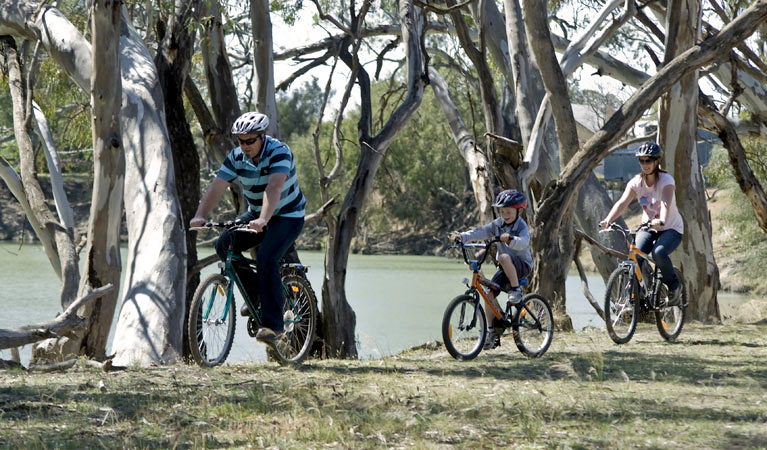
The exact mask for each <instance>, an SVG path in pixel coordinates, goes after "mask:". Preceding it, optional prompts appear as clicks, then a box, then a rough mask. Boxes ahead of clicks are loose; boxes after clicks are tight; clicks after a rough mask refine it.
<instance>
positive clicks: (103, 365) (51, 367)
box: [29, 358, 112, 373]
mask: <svg viewBox="0 0 767 450" xmlns="http://www.w3.org/2000/svg"><path fill="white" fill-rule="evenodd" d="M78 361H80V360H79V359H77V358H75V359H68V360H66V361H61V362H57V363H52V364H30V365H29V371H30V372H40V373H48V372H59V371H64V370H67V369H70V368H72V367H74V366H75V364H77V362H78ZM82 364H84V365H85V366H87V367H95V368H97V369H101V370H103V371H104V372H109V370H110V369H111V368H112V360H111V359H107V360H106V361H104V362H99V361H93V360H90V359H84V360H82Z"/></svg>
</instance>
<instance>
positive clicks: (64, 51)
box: [0, 1, 186, 365]
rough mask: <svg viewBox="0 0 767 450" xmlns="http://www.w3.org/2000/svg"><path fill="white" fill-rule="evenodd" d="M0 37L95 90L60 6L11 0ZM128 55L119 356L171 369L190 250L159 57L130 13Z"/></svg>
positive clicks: (123, 58)
mask: <svg viewBox="0 0 767 450" xmlns="http://www.w3.org/2000/svg"><path fill="white" fill-rule="evenodd" d="M52 30H55V34H54V33H51V31H52ZM0 35H12V36H16V37H19V38H23V39H28V40H30V41H33V42H37V41H40V42H41V43H42V45H43V47H44V48H45V49H46V51H47V53H48V55H49V56H50V57H51V58H52V59H53V60H55V61H56V62H57V63H58V64H59V65H60V67H61V69H62V70H63V71H64V72H66V73H67V74H68V75H69V76H70V77H71V78H72V80H73V81H74V82H75V83H76V84H77V85H78V86H79V87H80V88H81V89H83V90H89V89H90V79H91V73H90V72H91V61H92V59H91V48H90V45H89V44H88V42H87V41H86V40H85V38H84V37H83V36H82V35H81V34H80V32H79V31H78V30H77V29H76V28H75V27H74V26H72V24H71V22H70V21H69V20H67V18H66V17H65V16H64V15H63V14H62V13H61V12H60V11H59V10H58V9H56V8H54V7H51V6H47V5H38V4H37V3H32V2H21V1H10V2H4V3H3V5H2V6H1V7H0ZM120 50H121V51H120V73H121V78H122V93H123V97H122V98H123V101H122V106H121V113H120V120H121V127H122V138H123V140H122V145H123V148H124V150H125V155H126V159H125V162H126V172H125V173H126V175H125V186H126V190H125V197H124V198H125V212H126V220H127V228H128V240H129V242H128V247H129V248H128V262H127V270H126V273H125V280H126V286H125V289H124V298H123V304H122V309H121V311H120V315H119V319H118V323H117V326H116V329H115V337H114V340H113V346H112V351H113V352H114V353H115V354H116V356H115V363H116V364H128V363H131V362H138V363H140V364H144V365H147V364H165V363H171V362H174V361H176V360H177V359H178V356H179V350H180V348H181V338H182V334H181V333H182V314H179V312H180V311H183V303H184V286H185V284H186V283H185V281H186V280H185V264H184V261H185V252H186V246H185V242H184V234H183V228H182V223H181V221H182V218H181V211H180V208H179V206H178V200H177V198H176V191H175V178H174V174H173V168H172V165H171V155H170V145H169V139H168V133H167V128H166V126H165V117H164V116H165V112H164V108H163V99H162V91H161V89H160V86H159V83H158V78H157V72H156V69H155V66H154V64H153V62H152V59H151V56H150V55H149V52H148V50H147V48H146V46H145V45H144V42H143V41H142V39H141V37H140V36H139V35H138V34H137V33H136V31H135V30H134V29H133V27H132V26H131V24H130V18H129V17H127V13H126V12H125V10H124V9H123V20H122V25H121V27H120ZM120 212H121V211H120V209H119V208H115V209H113V210H110V213H111V214H112V215H119V214H120Z"/></svg>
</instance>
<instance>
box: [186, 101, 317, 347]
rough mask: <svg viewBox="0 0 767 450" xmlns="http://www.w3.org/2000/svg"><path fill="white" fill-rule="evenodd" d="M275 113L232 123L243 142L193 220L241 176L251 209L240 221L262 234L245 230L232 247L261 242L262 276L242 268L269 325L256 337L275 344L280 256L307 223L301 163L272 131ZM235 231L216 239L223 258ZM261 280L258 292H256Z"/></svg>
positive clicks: (197, 222)
mask: <svg viewBox="0 0 767 450" xmlns="http://www.w3.org/2000/svg"><path fill="white" fill-rule="evenodd" d="M268 126H269V118H268V117H267V116H266V115H264V114H260V113H257V112H247V113H245V114H243V115H241V116H240V117H239V118H237V120H235V121H234V124H233V125H232V134H233V135H235V136H237V139H238V140H239V143H240V146H239V147H236V148H234V149H233V150H232V151H230V152H229V155H228V156H227V158H226V160H225V161H224V163H223V164H222V165H221V169H220V170H219V171H218V176H216V178H215V179H214V180H213V182H211V184H210V186H209V187H208V190H207V191H206V192H205V195H204V196H203V197H202V200H200V206H199V207H198V208H197V212H196V213H195V215H194V218H192V220H191V221H190V225H191V226H193V227H195V226H201V225H203V224H204V223H205V218H206V217H207V216H208V214H209V213H210V211H211V210H212V209H213V207H214V206H215V205H216V203H218V200H219V199H220V198H221V195H222V194H223V193H224V192H225V191H226V189H227V188H228V187H229V185H230V184H231V183H232V182H233V181H234V180H235V179H238V178H239V179H240V182H241V183H242V186H243V190H244V192H245V198H246V199H247V201H248V210H247V211H246V212H245V214H243V215H242V216H240V217H239V218H238V220H241V221H244V222H248V224H249V226H248V227H249V228H250V229H253V230H255V231H257V232H258V234H249V233H242V232H241V233H239V234H238V236H237V239H236V240H235V242H234V243H233V245H232V250H234V251H235V252H242V251H243V250H246V249H249V248H251V247H254V246H256V245H258V244H260V247H259V248H258V254H257V256H256V267H257V280H252V278H253V277H252V271H251V270H250V269H249V268H243V269H241V270H237V274H238V275H239V276H240V278H241V279H242V280H243V282H244V283H245V285H246V288H247V289H248V297H250V298H252V299H255V298H259V299H260V301H261V312H262V318H263V325H264V327H263V328H261V329H259V330H258V333H257V334H256V339H257V340H259V341H261V342H265V343H268V344H270V343H273V342H275V341H276V340H277V339H278V338H279V335H280V334H281V333H282V331H283V326H284V324H283V315H282V307H283V301H284V298H283V289H282V281H281V278H280V259H281V258H282V256H283V255H284V254H285V252H286V251H287V250H288V248H289V247H290V246H291V245H292V244H293V242H294V241H295V240H296V238H297V237H298V235H299V233H300V232H301V228H303V225H304V210H305V205H306V199H305V198H304V195H303V193H302V192H301V189H300V188H299V187H298V180H297V178H296V164H295V161H294V159H293V153H291V151H290V149H289V148H288V146H287V145H285V144H283V143H282V142H280V141H278V140H277V139H274V138H272V137H270V136H267V135H266V133H265V132H266V128H267V127H268ZM232 239H234V238H233V236H232V235H231V234H230V233H228V232H225V233H223V234H222V235H221V237H219V238H218V241H217V242H216V253H218V255H219V257H220V258H221V259H222V260H225V259H226V253H227V250H228V248H229V246H230V243H231V241H232ZM254 285H257V287H258V292H257V294H258V295H256V293H255V292H253V293H251V292H250V291H251V289H252V288H253V287H254Z"/></svg>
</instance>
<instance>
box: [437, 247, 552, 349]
mask: <svg viewBox="0 0 767 450" xmlns="http://www.w3.org/2000/svg"><path fill="white" fill-rule="evenodd" d="M498 241H499V239H498V238H496V239H493V240H491V241H489V242H486V243H476V244H465V243H463V242H460V241H456V242H455V243H454V244H455V246H460V248H461V251H462V252H463V260H464V262H465V263H466V264H467V265H468V266H469V267H470V268H471V271H472V277H471V280H469V279H464V280H463V281H464V283H465V284H466V286H467V287H468V289H467V290H466V292H465V293H463V294H462V295H459V296H458V297H456V298H454V299H453V300H452V301H451V302H450V303H449V304H448V305H447V309H445V315H444V316H443V318H442V339H443V340H444V342H445V348H447V351H448V353H450V355H451V356H452V357H453V358H455V359H459V360H471V359H474V358H476V357H477V355H479V354H480V352H481V351H482V349H483V348H484V346H485V339H486V337H487V327H488V324H487V319H486V318H485V311H484V309H483V308H482V301H481V300H480V299H484V301H485V306H486V307H487V308H488V309H489V310H490V311H491V312H492V313H493V316H495V320H494V323H493V325H494V326H495V328H496V332H497V333H498V335H501V334H502V333H503V332H504V331H505V330H506V329H508V328H511V330H512V335H513V336H514V342H515V343H516V344H517V348H518V349H519V351H521V352H522V353H523V354H525V355H526V356H529V357H531V358H535V357H538V356H541V355H543V354H544V353H546V350H548V348H549V345H551V338H552V336H553V334H554V319H553V316H552V314H551V308H550V307H549V304H548V302H547V301H546V299H545V298H543V296H541V295H539V294H534V293H533V294H527V295H525V296H524V297H523V298H522V301H521V302H520V303H519V304H512V303H511V302H507V303H506V310H505V311H501V310H500V309H499V308H498V307H497V306H496V305H495V302H493V301H492V300H491V299H490V297H488V294H487V292H488V291H487V289H489V288H491V287H492V288H495V289H499V288H500V287H499V286H498V285H496V284H495V283H493V282H492V281H490V280H488V279H487V278H485V277H484V276H482V274H481V272H480V269H481V268H482V263H484V261H485V258H486V257H487V253H488V250H487V249H488V247H490V245H492V244H493V243H494V242H498ZM468 249H477V250H484V251H482V252H481V253H482V254H481V256H479V257H477V258H476V259H470V258H469V255H468V252H467V250H468ZM526 282H527V280H526V279H523V280H520V283H519V284H520V286H523V285H524V284H526Z"/></svg>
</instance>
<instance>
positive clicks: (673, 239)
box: [636, 230, 682, 290]
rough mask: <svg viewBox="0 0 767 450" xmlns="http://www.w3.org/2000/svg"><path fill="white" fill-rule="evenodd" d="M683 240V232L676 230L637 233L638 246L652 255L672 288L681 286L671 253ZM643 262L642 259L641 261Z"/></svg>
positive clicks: (665, 281) (664, 279)
mask: <svg viewBox="0 0 767 450" xmlns="http://www.w3.org/2000/svg"><path fill="white" fill-rule="evenodd" d="M681 242H682V234H681V233H679V232H678V231H676V230H665V231H661V232H656V231H652V232H650V231H646V230H641V231H639V232H638V233H637V239H636V246H637V248H638V249H639V250H641V251H642V252H644V253H649V254H651V255H652V259H653V261H655V265H656V266H658V269H660V273H661V275H662V278H663V282H664V283H666V286H668V288H669V289H670V290H674V289H676V288H677V287H678V286H679V279H678V278H677V277H676V274H675V273H674V264H673V263H672V262H671V258H669V255H670V254H671V252H673V251H674V250H676V248H677V247H678V246H679V244H680V243H681ZM639 262H640V263H641V262H642V261H641V260H640V261H639Z"/></svg>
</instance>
